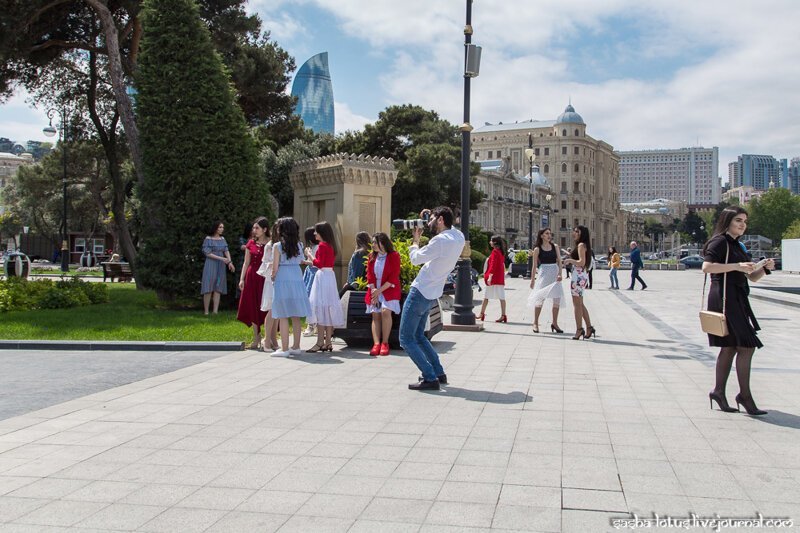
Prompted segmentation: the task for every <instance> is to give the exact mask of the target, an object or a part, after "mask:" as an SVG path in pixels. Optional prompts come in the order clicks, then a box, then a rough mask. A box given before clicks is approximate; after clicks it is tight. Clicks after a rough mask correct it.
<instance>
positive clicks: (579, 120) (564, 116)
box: [556, 104, 586, 125]
mask: <svg viewBox="0 0 800 533" xmlns="http://www.w3.org/2000/svg"><path fill="white" fill-rule="evenodd" d="M567 123H568V124H584V125H586V123H585V122H584V121H583V117H581V116H580V115H579V114H577V113H576V112H575V108H574V107H572V104H569V105H567V107H566V109H564V112H563V113H561V114H560V115H558V118H557V119H556V124H567Z"/></svg>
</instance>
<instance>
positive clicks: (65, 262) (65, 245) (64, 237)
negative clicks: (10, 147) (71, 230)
mask: <svg viewBox="0 0 800 533" xmlns="http://www.w3.org/2000/svg"><path fill="white" fill-rule="evenodd" d="M56 113H58V114H59V115H60V118H61V140H60V142H61V154H62V162H63V166H64V175H63V176H62V177H61V184H62V186H63V189H64V217H63V218H62V219H61V272H69V234H68V233H67V108H66V106H62V107H61V111H57V110H55V109H50V110H48V111H47V119H48V120H49V121H50V122H49V124H48V125H47V126H46V127H45V128H44V129H43V130H42V132H43V133H44V134H45V136H47V137H52V136H54V135H55V134H56V129H55V128H54V127H53V117H54V116H55V115H56Z"/></svg>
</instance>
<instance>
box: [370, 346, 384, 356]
mask: <svg viewBox="0 0 800 533" xmlns="http://www.w3.org/2000/svg"><path fill="white" fill-rule="evenodd" d="M379 353H381V345H380V344H373V345H372V349H371V350H370V351H369V354H370V355H378V354H379Z"/></svg>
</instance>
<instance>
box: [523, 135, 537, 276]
mask: <svg viewBox="0 0 800 533" xmlns="http://www.w3.org/2000/svg"><path fill="white" fill-rule="evenodd" d="M525 157H526V158H528V162H529V163H530V169H529V173H528V177H529V178H530V179H531V187H530V190H529V191H528V277H529V278H530V277H531V272H532V271H533V256H532V255H530V252H531V250H533V190H534V189H533V162H534V161H535V160H536V154H534V152H533V134H532V133H528V147H527V148H526V149H525Z"/></svg>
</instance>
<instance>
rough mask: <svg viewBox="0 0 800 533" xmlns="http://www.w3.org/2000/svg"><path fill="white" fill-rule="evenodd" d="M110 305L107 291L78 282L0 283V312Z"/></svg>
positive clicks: (44, 280) (101, 286) (17, 279)
mask: <svg viewBox="0 0 800 533" xmlns="http://www.w3.org/2000/svg"><path fill="white" fill-rule="evenodd" d="M106 302H108V287H106V286H105V285H104V284H102V283H89V282H86V281H81V280H79V279H78V278H71V279H69V280H61V281H56V282H53V281H52V280H49V279H37V280H34V281H28V280H25V279H20V278H11V279H8V280H4V281H0V312H7V311H28V310H33V309H63V308H68V307H78V306H82V305H89V304H97V303H106Z"/></svg>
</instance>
